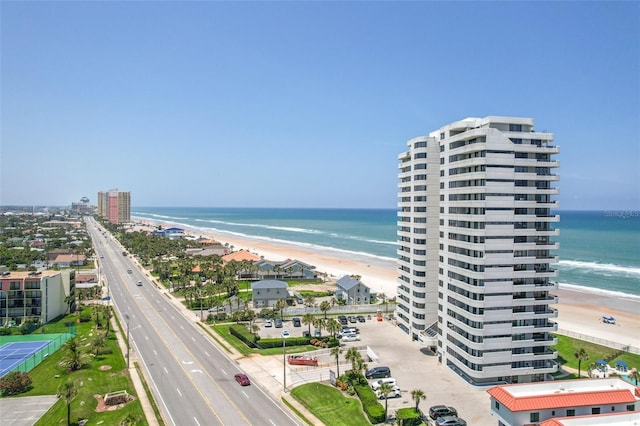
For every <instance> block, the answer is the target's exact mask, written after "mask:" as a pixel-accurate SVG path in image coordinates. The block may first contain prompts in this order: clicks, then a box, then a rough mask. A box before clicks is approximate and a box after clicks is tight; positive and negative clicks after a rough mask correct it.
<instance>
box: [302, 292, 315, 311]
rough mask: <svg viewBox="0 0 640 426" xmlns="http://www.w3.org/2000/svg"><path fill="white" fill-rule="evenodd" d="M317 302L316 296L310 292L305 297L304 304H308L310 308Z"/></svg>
mask: <svg viewBox="0 0 640 426" xmlns="http://www.w3.org/2000/svg"><path fill="white" fill-rule="evenodd" d="M315 304H316V298H315V297H313V296H312V295H310V294H308V295H306V296H305V297H304V306H306V307H307V308H310V307H312V306H313V305H315Z"/></svg>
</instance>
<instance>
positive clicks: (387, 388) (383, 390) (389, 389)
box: [378, 382, 393, 422]
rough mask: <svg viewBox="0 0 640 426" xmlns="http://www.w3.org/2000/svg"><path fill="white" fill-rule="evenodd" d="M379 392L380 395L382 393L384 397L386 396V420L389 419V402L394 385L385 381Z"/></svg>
mask: <svg viewBox="0 0 640 426" xmlns="http://www.w3.org/2000/svg"><path fill="white" fill-rule="evenodd" d="M378 392H380V395H382V397H383V398H384V421H385V422H386V421H387V411H388V404H389V398H388V396H389V394H390V393H391V392H393V386H391V385H390V384H389V383H386V382H383V383H381V384H380V387H379V388H378Z"/></svg>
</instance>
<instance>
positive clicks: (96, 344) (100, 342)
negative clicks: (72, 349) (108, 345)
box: [91, 333, 105, 356]
mask: <svg viewBox="0 0 640 426" xmlns="http://www.w3.org/2000/svg"><path fill="white" fill-rule="evenodd" d="M104 343H105V342H104V335H103V334H102V333H96V335H95V336H94V338H93V340H92V341H91V348H92V349H93V350H94V354H95V356H98V354H99V353H100V349H102V348H103V347H104Z"/></svg>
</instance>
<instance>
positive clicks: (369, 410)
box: [353, 378, 385, 425]
mask: <svg viewBox="0 0 640 426" xmlns="http://www.w3.org/2000/svg"><path fill="white" fill-rule="evenodd" d="M363 379H364V378H363ZM358 382H359V383H358V384H355V385H354V386H353V389H354V390H355V391H356V393H357V394H358V398H360V402H362V408H363V409H364V412H365V413H366V415H367V417H369V421H370V422H371V424H374V425H375V424H378V423H383V422H384V421H385V418H384V407H383V406H382V404H380V402H378V398H376V394H375V393H374V392H373V390H372V389H371V387H370V386H369V384H368V383H367V382H366V380H364V383H365V384H360V383H361V381H360V380H359V381H358Z"/></svg>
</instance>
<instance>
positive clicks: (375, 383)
mask: <svg viewBox="0 0 640 426" xmlns="http://www.w3.org/2000/svg"><path fill="white" fill-rule="evenodd" d="M383 383H388V384H389V385H390V386H396V379H394V378H393V377H387V378H385V379H378V380H374V381H373V382H371V389H373V390H374V391H377V390H378V388H379V387H380V385H381V384H383Z"/></svg>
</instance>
